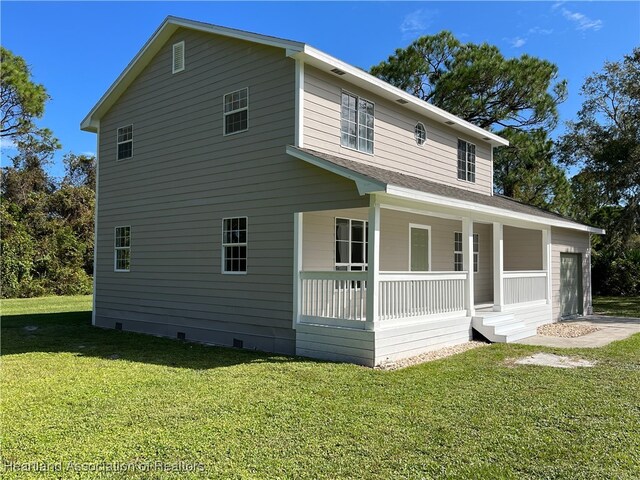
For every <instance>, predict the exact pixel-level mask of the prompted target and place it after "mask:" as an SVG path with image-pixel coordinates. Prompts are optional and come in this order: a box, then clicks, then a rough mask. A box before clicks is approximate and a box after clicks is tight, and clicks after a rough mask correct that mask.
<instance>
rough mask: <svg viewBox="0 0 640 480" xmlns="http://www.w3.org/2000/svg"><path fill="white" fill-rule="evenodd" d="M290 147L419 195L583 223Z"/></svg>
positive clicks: (510, 201)
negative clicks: (414, 191) (446, 198)
mask: <svg viewBox="0 0 640 480" xmlns="http://www.w3.org/2000/svg"><path fill="white" fill-rule="evenodd" d="M290 148H291V147H290ZM293 148H295V149H296V150H299V151H301V152H304V153H306V154H308V155H312V156H314V157H317V158H319V159H321V160H324V161H326V162H330V163H333V164H334V165H338V166H340V167H343V168H346V169H349V170H351V171H352V172H354V173H357V174H359V175H363V176H365V177H368V178H370V179H372V180H374V181H377V182H381V183H385V184H387V185H394V186H397V187H404V188H410V189H412V190H417V191H419V192H426V193H432V194H434V195H440V196H443V197H449V198H455V199H457V200H463V201H467V202H473V203H478V204H481V205H487V206H490V207H496V208H501V209H504V210H509V211H511V212H516V213H523V214H527V215H535V216H537V217H542V218H549V219H554V220H562V221H564V222H569V223H572V224H574V225H580V226H583V224H581V223H578V222H576V221H575V220H572V219H571V218H567V217H564V216H562V215H558V214H556V213H553V212H549V211H547V210H543V209H541V208H538V207H534V206H531V205H527V204H524V203H520V202H518V201H516V200H513V199H512V198H509V197H505V196H503V195H484V194H481V193H477V192H472V191H469V190H464V189H462V188H456V187H452V186H450V185H444V184H441V183H436V182H432V181H430V180H425V179H423V178H419V177H414V176H413V175H407V174H405V173H400V172H395V171H393V170H387V169H385V168H380V167H376V166H373V165H368V164H365V163H361V162H355V161H353V160H349V159H346V158H342V157H337V156H335V155H329V154H327V153H323V152H318V151H316V150H312V149H309V148H297V147H293Z"/></svg>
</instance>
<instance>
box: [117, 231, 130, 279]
mask: <svg viewBox="0 0 640 480" xmlns="http://www.w3.org/2000/svg"><path fill="white" fill-rule="evenodd" d="M114 250H115V251H114V270H115V271H116V272H128V271H129V269H130V267H131V227H116V230H115V239H114Z"/></svg>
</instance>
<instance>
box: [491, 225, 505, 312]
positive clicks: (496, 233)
mask: <svg viewBox="0 0 640 480" xmlns="http://www.w3.org/2000/svg"><path fill="white" fill-rule="evenodd" d="M503 234H504V226H503V225H502V224H501V223H498V222H494V223H493V310H494V311H496V312H501V311H502V309H503V307H504V292H503V285H504V281H503V273H504V241H503Z"/></svg>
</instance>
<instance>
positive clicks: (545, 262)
mask: <svg viewBox="0 0 640 480" xmlns="http://www.w3.org/2000/svg"><path fill="white" fill-rule="evenodd" d="M542 270H544V271H545V272H546V273H547V289H546V290H547V295H546V296H547V305H551V301H552V290H551V280H552V279H551V227H547V228H545V229H543V230H542Z"/></svg>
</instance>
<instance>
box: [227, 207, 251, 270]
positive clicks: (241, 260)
mask: <svg viewBox="0 0 640 480" xmlns="http://www.w3.org/2000/svg"><path fill="white" fill-rule="evenodd" d="M247 232H248V224H247V217H234V218H223V219H222V272H223V273H247Z"/></svg>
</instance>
